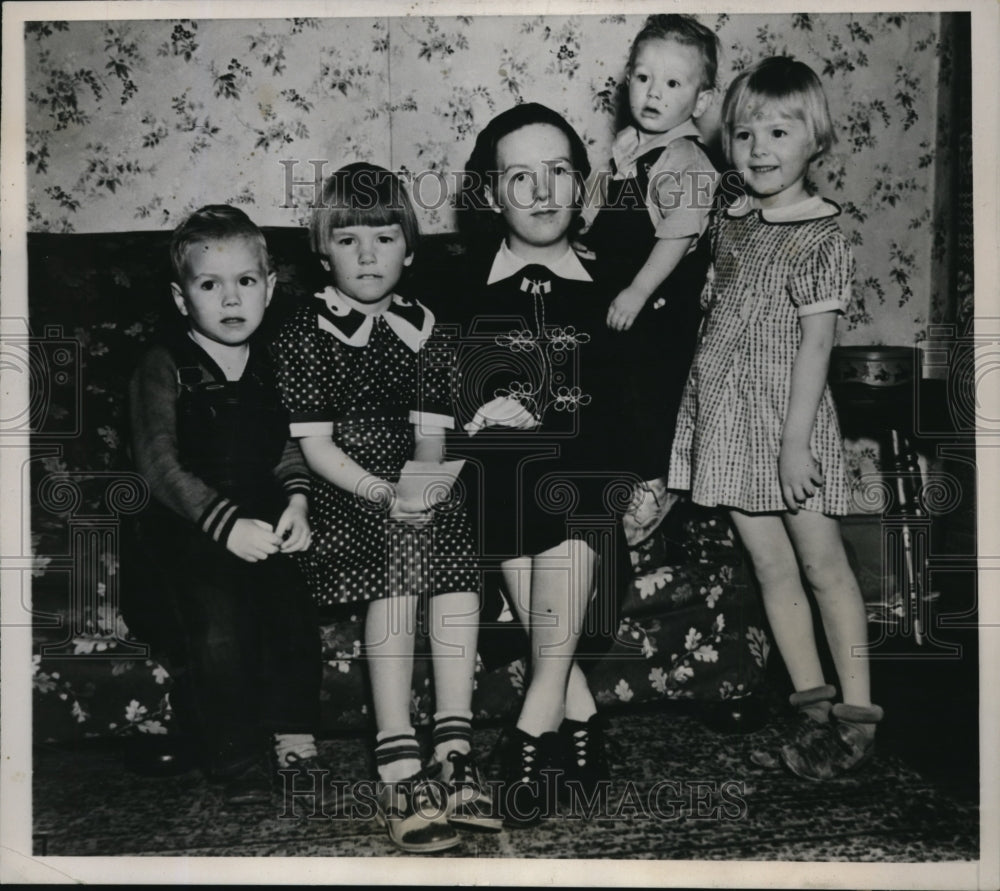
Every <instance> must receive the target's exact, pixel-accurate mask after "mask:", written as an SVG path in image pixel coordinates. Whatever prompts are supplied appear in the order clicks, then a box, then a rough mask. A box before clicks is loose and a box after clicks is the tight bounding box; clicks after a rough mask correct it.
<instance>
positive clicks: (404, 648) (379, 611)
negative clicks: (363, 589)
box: [365, 597, 420, 782]
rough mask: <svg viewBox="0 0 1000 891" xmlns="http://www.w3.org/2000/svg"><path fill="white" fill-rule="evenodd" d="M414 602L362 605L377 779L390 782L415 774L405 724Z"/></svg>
mask: <svg viewBox="0 0 1000 891" xmlns="http://www.w3.org/2000/svg"><path fill="white" fill-rule="evenodd" d="M416 622H417V598H416V597H385V598H383V599H380V600H373V601H372V602H371V603H370V604H369V605H368V616H367V618H366V619H365V657H366V660H367V662H368V675H369V677H370V678H371V684H372V701H373V705H374V708H375V726H376V728H377V731H378V733H377V736H376V741H377V742H376V747H375V754H376V759H377V761H378V771H379V777H380V778H381V779H382V780H385V781H386V782H394V781H397V780H402V779H405V778H406V777H409V776H412V775H413V774H415V773H417V771H419V770H420V750H419V748H418V746H417V740H416V735H415V734H414V731H413V725H412V724H411V723H410V687H411V684H412V681H413V643H414V640H415V638H416Z"/></svg>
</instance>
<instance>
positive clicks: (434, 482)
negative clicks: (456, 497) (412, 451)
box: [396, 460, 465, 511]
mask: <svg viewBox="0 0 1000 891" xmlns="http://www.w3.org/2000/svg"><path fill="white" fill-rule="evenodd" d="M464 466H465V461H464V460H459V461H444V462H442V463H440V464H437V463H436V462H433V461H407V462H406V464H405V465H404V466H403V469H402V471H401V472H400V475H399V483H398V484H397V486H396V498H397V499H398V504H399V507H400V508H401V509H403V510H406V511H425V510H430V509H431V508H432V507H434V506H435V505H436V504H440V503H441V502H443V501H447V500H448V496H449V495H450V494H451V489H452V486H454V485H455V480H456V479H457V478H458V475H459V473H461V472H462V467H464Z"/></svg>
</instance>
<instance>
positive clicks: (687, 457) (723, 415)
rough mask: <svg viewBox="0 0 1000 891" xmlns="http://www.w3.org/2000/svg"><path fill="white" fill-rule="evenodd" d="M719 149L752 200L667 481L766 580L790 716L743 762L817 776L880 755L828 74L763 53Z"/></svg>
mask: <svg viewBox="0 0 1000 891" xmlns="http://www.w3.org/2000/svg"><path fill="white" fill-rule="evenodd" d="M722 116H723V128H724V130H723V148H724V149H725V151H726V153H727V155H728V156H729V159H730V160H731V162H732V163H733V165H734V167H735V168H736V169H737V170H738V171H739V172H740V173H741V175H742V177H743V179H744V182H745V185H746V195H745V196H743V197H742V198H741V199H740V200H738V201H737V202H736V203H735V204H734V205H733V206H731V207H729V208H728V209H726V210H724V211H722V212H721V213H720V216H719V218H718V220H717V222H716V226H715V229H714V232H713V265H712V269H711V270H710V273H709V280H708V283H707V284H706V287H705V291H704V293H703V296H702V305H703V308H704V309H705V312H706V317H705V321H704V323H703V327H702V332H701V335H700V337H701V339H700V343H699V347H698V351H697V354H696V356H695V360H694V364H693V365H692V368H691V373H690V375H689V377H688V381H687V384H686V387H685V391H684V396H683V399H682V403H681V410H680V414H679V417H678V428H677V433H676V438H675V441H674V445H673V451H672V457H671V463H670V467H671V470H670V480H669V483H670V486H671V488H685V489H687V488H689V489H690V490H691V497H692V499H693V500H694V501H696V502H698V503H699V504H704V505H720V504H721V505H725V506H727V507H728V508H729V509H730V513H731V516H732V518H733V523H734V525H735V526H736V529H737V531H738V532H739V535H740V537H741V539H742V540H743V543H744V545H745V546H746V549H747V551H748V552H749V554H750V558H751V562H752V564H753V568H754V571H755V573H756V575H757V579H758V581H759V582H760V586H761V591H762V594H763V599H764V607H765V610H766V612H767V616H768V619H769V621H770V624H771V629H772V632H773V634H774V639H775V642H776V644H777V646H778V649H779V650H780V652H781V655H782V657H783V658H784V660H785V664H786V666H787V668H788V671H789V674H790V676H791V680H792V684H793V685H794V688H795V692H794V693H793V694H792V696H791V704H792V705H793V706H795V707H796V708H797V711H798V721H797V722H796V724H795V726H794V728H793V730H792V731H791V732H790V734H789V735H787V736H786V737H785V738H784V739H772V740H770V741H768V743H769V744H768V743H765V744H763V745H760V746H757V747H756V748H755V749H754V750H753V752H752V753H751V760H753V761H754V762H755V763H756V764H758V765H760V766H765V767H777V766H778V765H779V764H781V763H784V764H785V766H787V767H788V768H789V769H790V770H792V771H793V772H794V773H796V774H797V775H799V776H801V777H805V778H807V779H811V780H823V779H828V778H830V777H833V776H837V775H839V774H841V773H843V772H845V771H848V770H851V769H854V768H856V767H858V766H859V765H861V764H862V763H864V762H865V761H867V760H868V759H869V758H870V757H871V755H872V753H873V749H874V738H875V725H876V724H877V723H878V721H879V720H881V718H882V710H881V709H880V708H879V707H878V706H876V705H873V704H872V703H871V699H870V682H869V670H868V662H867V659H866V657H865V656H864V655H863V654H862V655H857V654H856V653H855V652H854V651H855V648H861V647H863V646H864V645H865V644H866V643H867V640H868V632H867V624H866V619H865V609H864V603H863V601H862V598H861V593H860V590H859V588H858V584H857V581H856V580H855V578H854V574H853V572H852V571H851V569H850V567H849V565H848V562H847V557H846V555H845V552H844V547H843V542H842V540H841V537H840V528H839V525H838V522H837V519H836V518H837V517H838V516H840V515H843V514H845V513H846V512H847V510H848V504H849V489H848V483H847V477H846V474H845V468H844V457H843V452H842V448H841V436H840V429H839V426H838V423H837V415H836V412H835V409H834V404H833V399H832V397H831V395H830V391H829V389H828V388H827V386H826V377H827V368H828V365H829V359H830V350H831V348H832V346H833V342H834V335H835V331H836V325H837V318H838V316H839V315H840V314H842V313H843V312H844V310H845V309H846V307H847V302H848V299H849V297H850V286H851V278H852V274H853V260H852V258H851V253H850V249H849V247H848V245H847V241H846V239H845V238H844V236H843V234H842V233H841V231H840V228H839V226H838V225H837V221H836V218H837V216H838V215H839V213H840V208H838V207H837V206H836V205H835V204H833V203H832V202H829V201H826V200H824V199H823V198H820V197H818V196H815V195H810V194H809V193H808V192H807V190H806V186H805V181H806V175H807V173H808V170H809V164H810V163H811V162H812V161H813V160H815V159H816V158H818V157H819V156H820V155H822V154H823V153H824V152H826V151H827V150H828V149H829V147H830V145H831V143H832V141H833V129H832V125H831V122H830V116H829V111H828V109H827V103H826V97H825V95H824V93H823V88H822V85H821V84H820V81H819V78H818V77H817V76H816V75H815V73H814V72H813V71H812V70H811V69H810V68H809V67H808V66H806V65H804V64H803V63H801V62H796V61H793V60H791V59H786V58H780V57H779V58H771V59H765V60H763V61H762V62H759V63H758V64H757V65H755V66H753V67H752V68H751V69H749V70H747V71H745V72H743V73H742V74H740V75H739V76H738V77H737V78H736V80H735V81H734V82H733V84H732V85H731V86H730V88H729V90H728V92H727V94H726V98H725V102H724V104H723V112H722ZM802 574H804V575H805V578H806V580H807V581H808V584H809V588H810V589H811V591H812V594H813V595H814V596H815V598H816V601H817V604H818V606H819V611H820V615H821V617H822V623H823V631H824V633H825V634H826V639H827V642H828V644H829V647H830V652H831V654H832V656H833V661H834V665H835V668H836V671H837V675H838V678H839V681H840V686H841V691H842V694H843V701H842V702H838V703H836V704H833V699H834V697H835V695H836V691H835V689H834V687H833V686H831V685H829V684H827V682H826V679H825V678H824V677H823V670H822V667H821V665H820V657H819V653H818V650H817V645H816V638H815V632H814V629H813V621H812V613H811V610H810V605H809V601H808V599H807V596H806V593H805V591H804V590H803V587H802V583H801V577H802Z"/></svg>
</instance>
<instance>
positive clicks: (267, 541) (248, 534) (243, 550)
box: [226, 517, 281, 563]
mask: <svg viewBox="0 0 1000 891" xmlns="http://www.w3.org/2000/svg"><path fill="white" fill-rule="evenodd" d="M226 547H227V548H228V549H229V550H230V551H232V553H234V554H235V555H236V556H237V557H239V558H240V559H241V560H246V561H247V562H248V563H256V562H257V561H258V560H266V559H267V558H268V557H269V556H270V555H271V554H274V553H276V552H277V551H278V549H279V548H280V547H281V539H280V538H279V537H278V536H277V535H275V534H274V530H273V529H272V528H271V524H270V523H265V522H264V521H263V520H248V519H245V518H243V517H241V518H240V519H238V520H237V521H236V522H235V523H234V524H233V528H232V530H231V531H230V533H229V537H228V538H227V539H226Z"/></svg>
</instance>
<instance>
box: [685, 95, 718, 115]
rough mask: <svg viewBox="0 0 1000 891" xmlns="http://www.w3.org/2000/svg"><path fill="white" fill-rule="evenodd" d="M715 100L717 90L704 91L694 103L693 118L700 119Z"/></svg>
mask: <svg viewBox="0 0 1000 891" xmlns="http://www.w3.org/2000/svg"><path fill="white" fill-rule="evenodd" d="M714 98H715V90H702V91H701V92H700V93H699V94H698V98H697V99H696V100H695V103H694V111H692V112H691V117H693V118H700V117H701V116H702V115H703V114H704V113H705V112H706V111H708V107H709V106H710V105H711V104H712V100H713V99H714Z"/></svg>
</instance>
